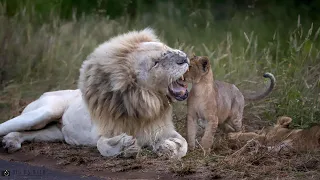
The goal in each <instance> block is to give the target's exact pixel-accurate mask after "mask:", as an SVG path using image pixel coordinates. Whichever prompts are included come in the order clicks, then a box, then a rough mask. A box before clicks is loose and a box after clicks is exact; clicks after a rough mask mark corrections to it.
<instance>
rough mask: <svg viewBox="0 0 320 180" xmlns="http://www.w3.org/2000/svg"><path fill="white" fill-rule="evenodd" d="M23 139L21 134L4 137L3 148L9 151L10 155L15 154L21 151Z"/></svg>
mask: <svg viewBox="0 0 320 180" xmlns="http://www.w3.org/2000/svg"><path fill="white" fill-rule="evenodd" d="M21 142H22V140H21V137H20V133H19V132H11V133H9V134H7V135H6V136H4V137H3V139H2V146H3V148H4V149H6V150H7V151H8V153H13V152H15V151H17V150H19V149H21Z"/></svg>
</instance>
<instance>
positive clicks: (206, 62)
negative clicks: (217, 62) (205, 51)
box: [199, 57, 210, 72]
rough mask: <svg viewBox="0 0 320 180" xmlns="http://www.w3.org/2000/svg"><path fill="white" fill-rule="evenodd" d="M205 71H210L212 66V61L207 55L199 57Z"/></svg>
mask: <svg viewBox="0 0 320 180" xmlns="http://www.w3.org/2000/svg"><path fill="white" fill-rule="evenodd" d="M199 62H200V64H201V67H202V70H203V72H208V71H209V68H210V61H209V59H208V58H207V57H201V58H200V59H199Z"/></svg>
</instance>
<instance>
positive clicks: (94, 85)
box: [79, 28, 172, 136]
mask: <svg viewBox="0 0 320 180" xmlns="http://www.w3.org/2000/svg"><path fill="white" fill-rule="evenodd" d="M142 42H160V40H159V39H158V37H157V36H156V35H155V33H154V32H153V30H152V29H149V28H147V29H144V30H142V31H132V32H129V33H126V34H123V35H120V36H116V37H114V38H111V39H110V40H108V41H106V42H105V43H103V44H101V45H100V46H99V47H97V48H96V49H95V50H94V52H93V53H92V54H90V55H89V56H88V58H87V59H86V61H84V63H83V65H82V67H81V69H80V77H79V89H80V90H81V92H82V94H83V99H84V101H85V103H86V105H87V108H88V110H89V112H90V115H91V118H92V121H93V122H94V123H95V124H96V125H97V127H98V130H99V133H100V134H101V135H109V136H114V135H118V134H120V133H122V132H125V133H127V134H129V135H135V134H136V133H137V132H138V131H141V130H144V131H148V130H149V131H150V130H151V129H154V128H155V127H154V126H162V125H164V124H163V123H168V125H171V123H170V122H159V121H160V120H161V119H167V120H168V119H170V118H169V116H171V112H172V110H171V106H170V105H169V103H168V101H167V98H166V96H165V95H163V94H159V93H157V92H154V91H151V90H148V89H145V88H143V87H142V86H140V85H139V84H138V83H137V78H136V76H135V71H134V68H135V67H134V65H133V64H134V61H135V59H132V58H130V56H129V54H130V53H132V52H134V51H135V50H136V49H137V48H138V45H139V44H140V43H142ZM162 121H164V120H162ZM170 121H171V119H170ZM150 128H151V129H150Z"/></svg>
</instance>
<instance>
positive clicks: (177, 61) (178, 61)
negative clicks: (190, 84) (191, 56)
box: [176, 57, 189, 65]
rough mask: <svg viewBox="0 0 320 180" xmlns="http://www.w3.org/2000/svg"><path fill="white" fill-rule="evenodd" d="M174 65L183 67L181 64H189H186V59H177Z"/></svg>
mask: <svg viewBox="0 0 320 180" xmlns="http://www.w3.org/2000/svg"><path fill="white" fill-rule="evenodd" d="M176 63H177V64H178V65H183V64H189V62H188V58H185V57H184V58H182V57H181V58H178V59H177V60H176Z"/></svg>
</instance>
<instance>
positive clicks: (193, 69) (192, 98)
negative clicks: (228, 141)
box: [184, 56, 274, 152]
mask: <svg viewBox="0 0 320 180" xmlns="http://www.w3.org/2000/svg"><path fill="white" fill-rule="evenodd" d="M184 77H185V81H186V82H189V83H192V84H193V86H192V89H191V91H190V95H189V98H188V100H187V109H188V113H187V127H188V145H189V148H190V149H194V148H195V138H196V132H197V121H198V120H199V119H201V120H205V121H206V122H207V124H206V127H205V132H204V135H203V137H202V140H201V145H202V147H203V148H204V149H205V150H206V151H207V152H209V151H210V149H211V146H212V143H213V136H214V134H215V132H216V129H217V127H218V125H219V126H220V127H221V128H222V129H224V131H226V132H239V131H241V129H242V116H243V109H244V106H245V99H247V98H246V97H244V96H243V94H242V93H241V92H240V90H239V89H238V88H237V87H236V86H235V85H233V84H229V83H226V82H222V81H215V80H214V78H213V72H212V69H211V65H210V62H209V60H208V59H207V58H206V57H201V56H200V57H196V56H195V57H193V58H192V59H191V62H190V69H189V71H188V72H187V73H186V74H184ZM272 78H273V76H272V77H270V79H271V86H270V87H269V89H268V90H267V91H266V92H264V93H263V94H262V95H257V96H252V97H249V98H248V99H250V100H255V99H260V98H263V97H265V96H266V95H267V94H269V93H270V92H271V90H272V88H273V86H274V84H273V83H274V78H273V79H272Z"/></svg>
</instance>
